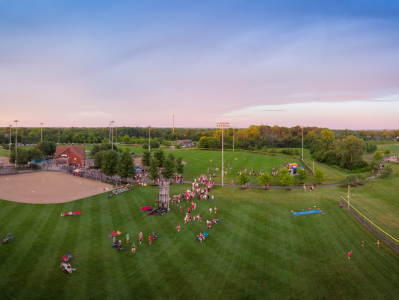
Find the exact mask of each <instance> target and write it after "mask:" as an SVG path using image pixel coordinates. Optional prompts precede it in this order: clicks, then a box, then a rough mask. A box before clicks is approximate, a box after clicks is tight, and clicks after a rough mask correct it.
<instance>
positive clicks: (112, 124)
mask: <svg viewBox="0 0 399 300" xmlns="http://www.w3.org/2000/svg"><path fill="white" fill-rule="evenodd" d="M114 123H115V122H114V121H111V123H110V124H111V140H112V144H111V145H112V150H114Z"/></svg>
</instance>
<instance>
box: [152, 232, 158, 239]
mask: <svg viewBox="0 0 399 300" xmlns="http://www.w3.org/2000/svg"><path fill="white" fill-rule="evenodd" d="M152 235H153V238H154V240H157V239H158V236H157V233H156V232H154V233H153V234H152Z"/></svg>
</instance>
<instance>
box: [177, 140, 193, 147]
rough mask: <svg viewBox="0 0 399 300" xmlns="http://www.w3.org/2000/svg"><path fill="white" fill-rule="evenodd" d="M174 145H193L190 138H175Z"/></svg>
mask: <svg viewBox="0 0 399 300" xmlns="http://www.w3.org/2000/svg"><path fill="white" fill-rule="evenodd" d="M175 144H176V145H182V147H185V148H189V147H194V142H193V141H192V140H177V141H176V142H175Z"/></svg>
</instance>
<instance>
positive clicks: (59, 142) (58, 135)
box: [58, 126, 61, 145]
mask: <svg viewBox="0 0 399 300" xmlns="http://www.w3.org/2000/svg"><path fill="white" fill-rule="evenodd" d="M60 128H61V127H60V126H58V145H59V144H60Z"/></svg>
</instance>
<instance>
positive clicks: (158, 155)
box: [154, 149, 165, 168]
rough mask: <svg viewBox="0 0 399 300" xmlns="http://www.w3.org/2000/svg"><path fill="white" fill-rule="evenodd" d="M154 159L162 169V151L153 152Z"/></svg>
mask: <svg viewBox="0 0 399 300" xmlns="http://www.w3.org/2000/svg"><path fill="white" fill-rule="evenodd" d="M154 157H155V158H156V160H157V162H158V167H159V168H162V167H163V164H164V161H165V152H164V151H163V150H162V149H159V150H158V151H156V152H154Z"/></svg>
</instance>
